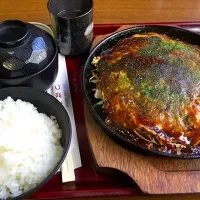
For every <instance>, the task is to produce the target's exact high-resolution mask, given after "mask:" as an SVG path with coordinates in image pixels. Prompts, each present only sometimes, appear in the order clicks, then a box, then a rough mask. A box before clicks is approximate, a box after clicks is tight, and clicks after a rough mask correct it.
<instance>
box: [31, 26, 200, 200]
mask: <svg viewBox="0 0 200 200" xmlns="http://www.w3.org/2000/svg"><path fill="white" fill-rule="evenodd" d="M151 24H156V23H151ZM162 24H167V25H174V26H180V27H182V28H185V29H188V30H192V31H195V32H199V33H200V22H195V23H194V22H191V23H189V22H187V23H184V22H181V23H162ZM136 25H141V24H136ZM142 25H144V24H142ZM145 25H146V24H145ZM120 26H121V25H120V24H118V25H95V27H94V33H95V35H103V34H108V33H112V32H114V31H116V30H117V29H118V28H119V27H120ZM83 62H84V58H66V63H67V70H68V76H69V83H70V90H71V96H72V102H73V108H74V115H75V121H76V128H77V134H78V140H79V147H80V152H81V160H82V165H83V167H82V168H79V169H76V170H75V176H76V181H75V182H73V183H65V184H63V183H62V182H61V174H60V173H58V174H56V175H55V176H54V177H53V178H52V179H51V180H50V181H49V182H48V183H47V184H46V185H45V186H44V187H43V188H41V189H40V191H38V192H37V193H35V194H34V195H32V196H31V197H29V199H61V198H75V197H99V196H136V195H141V191H140V189H139V188H138V187H137V185H136V184H135V183H134V182H133V181H132V180H131V179H130V178H129V177H128V176H126V175H125V174H123V173H121V172H119V171H116V172H113V170H112V173H109V172H107V173H99V172H97V171H96V169H95V165H94V163H93V158H92V154H91V150H90V146H89V142H88V138H87V133H86V128H85V124H84V112H83V95H82V89H81V68H82V64H83Z"/></svg>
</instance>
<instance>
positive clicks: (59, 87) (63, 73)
mask: <svg viewBox="0 0 200 200" xmlns="http://www.w3.org/2000/svg"><path fill="white" fill-rule="evenodd" d="M47 92H48V93H49V94H51V95H53V96H54V97H55V98H57V99H58V100H59V101H60V102H61V103H62V105H63V106H64V107H65V109H66V110H67V112H68V114H69V117H70V121H71V126H72V140H71V145H70V149H69V152H68V155H67V157H66V159H65V161H64V162H63V165H62V167H61V171H62V181H63V182H70V181H75V174H74V169H76V168H79V167H81V166H82V164H81V157H80V150H79V145H78V138H77V133H76V125H75V119H74V112H73V106H72V100H71V93H70V87H69V79H68V73H67V67H66V61H65V57H64V56H62V55H61V54H59V55H58V75H57V78H56V80H55V82H54V83H53V85H52V87H51V88H50V89H49V90H48V91H47Z"/></svg>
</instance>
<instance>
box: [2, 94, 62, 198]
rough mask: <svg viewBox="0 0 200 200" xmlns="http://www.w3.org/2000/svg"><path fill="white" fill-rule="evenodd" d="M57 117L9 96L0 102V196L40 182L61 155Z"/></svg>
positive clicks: (11, 195)
mask: <svg viewBox="0 0 200 200" xmlns="http://www.w3.org/2000/svg"><path fill="white" fill-rule="evenodd" d="M61 137H62V131H61V129H60V128H59V125H58V123H57V121H56V118H55V117H53V116H51V117H48V116H47V115H46V114H44V113H39V112H38V111H37V108H36V107H35V106H34V105H33V104H31V103H29V102H25V101H22V100H20V99H18V100H16V101H14V100H13V99H12V98H11V97H8V98H6V99H5V100H2V101H0V199H7V198H12V197H16V196H19V195H21V194H22V193H24V192H27V191H29V190H30V189H32V188H34V187H35V186H36V185H38V184H39V183H41V182H42V181H43V180H44V179H45V178H46V177H47V176H48V175H49V174H50V173H51V172H52V171H53V169H54V168H55V166H56V165H57V163H58V162H59V160H60V158H61V156H62V155H63V151H64V150H63V148H62V146H61V144H60V141H59V139H60V138H61Z"/></svg>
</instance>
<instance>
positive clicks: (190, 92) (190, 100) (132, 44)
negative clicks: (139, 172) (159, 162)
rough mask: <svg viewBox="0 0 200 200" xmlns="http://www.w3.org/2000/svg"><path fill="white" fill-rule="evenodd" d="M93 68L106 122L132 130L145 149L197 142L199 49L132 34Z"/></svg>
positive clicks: (190, 145)
mask: <svg viewBox="0 0 200 200" xmlns="http://www.w3.org/2000/svg"><path fill="white" fill-rule="evenodd" d="M96 67H97V75H98V77H99V82H98V85H97V88H98V89H99V90H100V91H101V92H102V96H103V101H104V109H105V111H106V112H107V114H108V119H107V122H108V123H111V122H114V123H117V124H119V125H121V126H122V127H124V128H126V129H128V130H132V131H133V132H134V133H135V134H137V135H138V136H139V137H140V139H142V140H144V141H145V143H146V144H148V147H149V148H153V147H152V145H153V144H156V145H160V146H163V147H164V146H170V148H169V149H172V148H173V149H177V151H178V152H179V151H180V150H181V151H185V150H186V149H187V151H191V149H194V148H195V147H197V146H198V145H199V143H200V90H199V89H200V50H199V47H197V46H194V45H190V44H187V43H184V42H181V41H177V40H172V39H170V38H168V37H167V36H165V35H159V34H156V33H148V34H139V35H133V36H132V37H130V38H126V39H124V40H122V41H120V42H119V43H118V44H116V45H115V46H114V47H113V48H112V49H111V50H110V51H108V52H106V53H105V54H104V55H102V56H100V60H99V61H98V63H97V64H96ZM179 153H180V152H179Z"/></svg>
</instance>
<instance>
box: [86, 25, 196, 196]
mask: <svg viewBox="0 0 200 200" xmlns="http://www.w3.org/2000/svg"><path fill="white" fill-rule="evenodd" d="M128 27H130V26H123V27H121V28H120V29H119V30H122V29H125V28H128ZM103 38H105V36H98V37H96V39H95V41H94V43H93V46H95V45H96V44H97V43H98V42H99V41H101V40H102V39H103ZM85 119H86V127H87V131H88V138H89V141H90V144H91V148H92V151H93V154H94V159H95V161H96V164H97V166H98V167H99V169H100V168H114V169H117V170H120V171H122V172H124V173H126V174H128V175H129V176H130V177H131V178H132V179H133V180H134V181H135V182H136V183H137V184H138V186H139V187H140V189H141V190H142V191H143V192H144V193H148V194H175V193H182V194H185V193H200V159H189V160H185V159H174V158H167V157H159V156H150V155H143V154H139V153H136V152H134V151H130V150H128V149H126V148H124V147H123V146H121V145H119V144H118V143H117V142H116V141H114V140H113V139H112V138H111V137H109V136H108V135H107V134H106V133H105V132H104V130H103V129H102V128H101V127H100V125H99V124H98V123H97V122H96V121H95V120H94V118H93V117H92V116H91V114H90V112H89V111H88V108H87V106H86V105H85Z"/></svg>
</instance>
